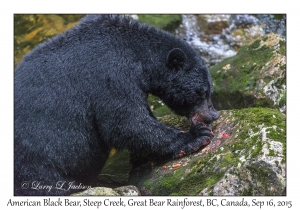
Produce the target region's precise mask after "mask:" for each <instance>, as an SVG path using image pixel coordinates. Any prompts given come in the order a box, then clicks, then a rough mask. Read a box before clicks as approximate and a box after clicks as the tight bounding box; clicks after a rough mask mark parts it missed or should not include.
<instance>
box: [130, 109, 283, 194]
mask: <svg viewBox="0 0 300 210" xmlns="http://www.w3.org/2000/svg"><path fill="white" fill-rule="evenodd" d="M183 122H184V121H183ZM184 124H185V123H184ZM285 129H286V127H285V116H284V115H283V114H282V113H280V112H279V111H278V110H274V109H269V108H247V109H241V110H227V111H225V110H224V111H221V117H220V118H219V119H218V120H217V121H216V122H215V123H214V124H213V132H214V134H215V136H214V138H213V139H212V142H211V144H210V145H208V146H207V147H205V148H202V149H201V150H199V151H197V152H196V153H194V154H192V155H189V156H186V157H183V158H179V159H174V160H165V161H164V162H162V163H159V164H156V163H149V162H148V163H145V164H142V165H140V166H134V168H133V170H132V172H131V175H130V182H129V183H130V184H133V185H135V186H137V187H138V188H139V189H140V191H141V194H142V195H218V196H220V195H283V194H284V193H285V187H286V174H285V171H286V130H285Z"/></svg>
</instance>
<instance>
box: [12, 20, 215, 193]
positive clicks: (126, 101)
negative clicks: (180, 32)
mask: <svg viewBox="0 0 300 210" xmlns="http://www.w3.org/2000/svg"><path fill="white" fill-rule="evenodd" d="M14 79H15V80H14V94H15V96H14V100H15V107H14V111H15V112H14V138H15V140H14V164H15V166H14V180H15V182H14V185H15V186H14V189H15V190H14V193H15V195H68V194H71V193H73V192H75V191H76V190H74V191H72V190H66V191H64V190H61V189H55V187H56V185H57V184H60V183H61V182H59V181H62V182H66V183H68V182H72V181H75V183H76V184H77V185H79V184H80V183H82V184H84V185H88V183H89V180H90V179H92V178H93V177H95V176H97V174H98V173H99V171H100V170H101V168H102V167H103V166H104V164H105V161H106V159H107V158H108V154H109V151H110V149H111V148H112V147H114V148H116V149H124V148H126V149H128V150H129V151H131V152H132V153H135V154H137V155H145V154H151V155H157V156H161V157H163V158H167V157H176V156H178V154H180V153H181V152H182V151H184V154H188V153H190V152H192V151H193V148H198V147H199V146H201V145H202V144H203V140H208V139H209V134H208V133H205V132H204V133H202V134H201V132H195V131H193V132H191V133H189V132H188V133H181V132H179V131H178V130H176V129H169V128H168V127H167V126H165V125H164V124H162V123H160V122H158V121H157V120H156V119H155V117H154V116H153V115H152V113H151V111H150V108H149V107H148V104H147V95H148V93H152V94H154V95H157V96H159V97H160V98H161V99H162V100H163V101H164V102H165V103H166V104H167V105H169V106H170V107H171V108H172V109H173V110H174V111H176V112H177V113H178V114H182V115H186V116H188V117H192V116H193V114H192V113H196V112H197V113H199V110H198V109H199V107H202V108H201V112H203V113H206V115H207V116H206V118H205V120H206V123H211V122H212V121H213V120H215V119H216V118H217V117H218V114H217V113H216V112H215V111H214V109H213V107H212V105H211V104H210V102H209V101H210V95H211V93H212V92H213V89H212V83H211V79H210V75H209V72H208V70H207V68H206V67H205V65H204V63H203V61H202V60H201V58H200V57H199V56H198V54H197V53H196V52H195V51H194V50H193V49H192V48H191V47H190V46H189V45H188V44H186V43H185V42H184V41H182V40H180V39H179V38H176V37H175V36H173V35H171V34H169V33H166V32H164V31H161V30H158V29H155V28H153V27H148V26H146V25H143V24H140V23H138V22H137V21H134V20H130V19H129V18H121V17H119V16H116V15H88V16H86V17H85V18H83V19H82V20H81V21H80V24H79V25H76V26H75V27H74V28H73V29H71V30H68V31H66V32H65V33H64V34H60V35H57V36H56V37H54V38H52V39H51V40H50V41H48V42H45V43H43V44H40V45H39V46H38V47H36V48H35V49H34V50H33V51H32V52H30V53H28V54H27V55H26V56H25V57H24V59H23V61H22V62H21V63H20V64H19V65H18V67H17V68H16V70H15V75H14ZM196 127H197V126H196V125H195V126H194V125H192V128H191V130H193V129H194V130H197V128H196ZM192 134H195V135H192ZM35 181H36V182H35ZM38 182H39V186H40V187H42V186H44V185H51V186H52V187H53V188H52V189H51V190H45V189H40V190H37V189H30V188H32V187H35V186H36V185H34V184H38ZM32 183H34V184H32ZM27 184H29V186H27Z"/></svg>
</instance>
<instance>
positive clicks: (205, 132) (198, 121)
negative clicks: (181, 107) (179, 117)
mask: <svg viewBox="0 0 300 210" xmlns="http://www.w3.org/2000/svg"><path fill="white" fill-rule="evenodd" d="M201 116H202V115H201V113H194V114H192V115H191V116H190V117H189V121H190V123H191V125H193V126H196V127H197V129H198V131H199V133H201V136H208V137H210V138H213V137H214V133H213V132H212V125H211V124H210V123H209V124H207V123H205V120H204V119H203V118H202V117H201Z"/></svg>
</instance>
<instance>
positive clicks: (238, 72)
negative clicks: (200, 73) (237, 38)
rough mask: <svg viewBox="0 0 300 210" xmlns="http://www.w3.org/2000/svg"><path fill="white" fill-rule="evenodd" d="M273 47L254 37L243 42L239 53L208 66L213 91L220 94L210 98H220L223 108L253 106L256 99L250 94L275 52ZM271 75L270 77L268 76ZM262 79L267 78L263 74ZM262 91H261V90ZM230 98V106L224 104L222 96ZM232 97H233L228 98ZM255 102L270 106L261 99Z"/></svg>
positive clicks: (226, 98)
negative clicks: (248, 41) (251, 40)
mask: <svg viewBox="0 0 300 210" xmlns="http://www.w3.org/2000/svg"><path fill="white" fill-rule="evenodd" d="M273 51H274V49H272V48H270V47H268V46H266V45H261V41H260V40H256V41H254V42H253V43H252V44H250V45H245V46H243V47H242V48H241V49H240V50H239V51H238V53H237V54H236V55H235V56H233V57H229V58H227V59H224V60H223V61H222V62H220V63H219V64H217V65H215V66H213V67H211V68H210V69H209V70H210V72H211V76H212V79H213V84H214V90H215V95H216V96H218V97H219V98H213V101H217V102H216V103H218V101H220V104H222V109H228V108H230V109H232V108H242V107H253V106H255V104H256V101H255V100H256V99H255V98H253V97H252V98H251V96H252V95H253V91H254V89H255V87H256V82H257V81H258V80H259V79H260V78H261V75H262V72H261V71H262V69H263V68H264V67H265V65H266V63H268V62H269V61H270V60H271V59H272V57H273V56H274V52H273ZM270 79H271V78H270ZM263 80H264V81H265V80H268V79H267V78H263ZM263 95H264V93H263ZM221 97H224V98H225V101H229V102H228V103H230V106H229V107H223V106H226V105H224V102H222V101H224V100H222V98H221ZM229 97H233V98H234V99H233V101H232V100H231V99H229ZM259 103H260V104H259V105H258V106H269V105H270V104H269V103H268V102H267V101H266V100H264V101H263V102H262V101H261V102H259Z"/></svg>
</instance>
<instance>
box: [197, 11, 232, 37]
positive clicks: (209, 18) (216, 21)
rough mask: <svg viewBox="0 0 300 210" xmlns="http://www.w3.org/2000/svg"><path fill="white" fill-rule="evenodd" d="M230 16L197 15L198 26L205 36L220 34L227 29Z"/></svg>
mask: <svg viewBox="0 0 300 210" xmlns="http://www.w3.org/2000/svg"><path fill="white" fill-rule="evenodd" d="M229 19H230V15H197V21H198V26H199V27H200V30H201V31H202V32H203V33H205V34H206V35H211V34H222V31H223V29H225V28H228V27H229Z"/></svg>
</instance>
